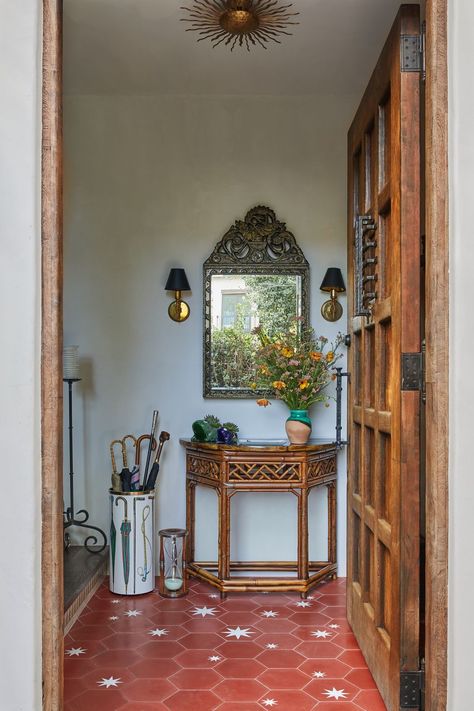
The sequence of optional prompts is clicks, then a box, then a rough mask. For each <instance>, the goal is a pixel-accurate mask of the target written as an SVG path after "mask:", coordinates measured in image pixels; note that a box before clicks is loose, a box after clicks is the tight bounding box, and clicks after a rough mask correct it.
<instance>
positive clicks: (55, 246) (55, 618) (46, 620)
mask: <svg viewBox="0 0 474 711" xmlns="http://www.w3.org/2000/svg"><path fill="white" fill-rule="evenodd" d="M447 14H448V0H427V2H426V23H427V57H426V62H427V77H426V164H425V169H426V179H425V187H426V294H425V299H426V338H427V352H426V369H427V383H426V388H427V401H428V406H427V418H426V440H427V441H426V446H427V452H426V458H427V461H426V465H427V482H426V487H427V493H426V516H427V550H426V581H427V582H426V605H427V610H426V620H427V625H426V709H427V711H444V710H445V709H446V685H447V680H446V668H447V649H446V645H447V526H448V513H447V488H448V419H447V414H448V352H447V344H448V342H449V341H448V307H449V292H448V171H447V162H448V127H447V110H448V97H447V73H448V72H447ZM42 29H43V32H42V37H43V73H42V89H43V97H42V165H41V225H42V267H41V270H42V304H41V325H42V353H41V418H42V420H41V437H42V603H43V610H42V659H43V711H62V709H63V538H62V534H63V530H62V509H63V497H62V389H63V384H62V358H61V352H62V295H63V286H62V268H63V261H62V237H63V235H62V100H61V97H62V0H43V28H42ZM435 636H436V643H435Z"/></svg>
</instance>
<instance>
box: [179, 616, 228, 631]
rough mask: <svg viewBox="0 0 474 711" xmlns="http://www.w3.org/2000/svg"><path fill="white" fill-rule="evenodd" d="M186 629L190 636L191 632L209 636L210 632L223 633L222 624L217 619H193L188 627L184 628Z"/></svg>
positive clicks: (188, 623) (187, 624)
mask: <svg viewBox="0 0 474 711" xmlns="http://www.w3.org/2000/svg"><path fill="white" fill-rule="evenodd" d="M184 628H185V629H186V632H187V633H188V634H189V633H190V632H192V633H196V634H207V633H209V632H221V631H222V622H221V621H220V620H219V619H218V618H217V617H216V618H215V619H214V617H212V618H210V617H205V618H204V619H203V618H202V617H193V619H192V620H189V622H186V625H184V626H183V627H182V629H184Z"/></svg>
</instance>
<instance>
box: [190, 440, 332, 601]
mask: <svg viewBox="0 0 474 711" xmlns="http://www.w3.org/2000/svg"><path fill="white" fill-rule="evenodd" d="M180 442H181V444H182V445H183V447H185V448H186V525H187V529H188V532H189V535H188V543H187V546H188V547H187V569H188V573H189V575H191V576H194V577H196V578H199V579H201V580H204V581H207V582H209V583H210V584H211V585H213V586H214V587H216V588H217V589H218V590H219V591H220V593H221V597H225V596H226V594H227V593H229V592H248V591H258V592H271V591H281V592H284V591H296V592H299V593H301V596H302V597H306V595H307V594H308V592H309V590H310V589H311V588H312V587H313V586H314V585H316V584H317V583H318V582H319V581H321V580H323V579H324V578H327V577H335V576H336V568H337V563H336V478H337V469H336V445H335V444H334V442H329V441H327V440H310V442H309V443H308V444H306V445H288V444H287V443H286V444H285V443H284V442H281V443H279V442H268V441H264V440H260V441H250V440H246V441H243V442H240V443H239V444H238V445H235V446H231V445H225V444H208V443H201V442H194V441H192V440H189V439H182V440H180ZM197 485H203V486H207V487H211V488H212V489H214V490H215V491H216V493H217V497H218V502H219V514H218V519H219V521H218V525H219V541H218V560H217V561H196V560H195V549H194V541H195V491H196V486H197ZM316 486H326V487H327V489H328V560H325V561H310V560H308V494H309V491H310V490H311V489H312V488H313V487H316ZM239 491H260V492H261V491H266V492H271V491H277V492H282V491H286V492H291V493H292V494H294V495H295V496H296V497H297V499H298V516H297V520H298V554H297V556H298V559H297V561H245V562H240V561H231V560H230V538H231V530H230V521H231V517H230V507H231V500H232V497H233V496H234V495H235V494H236V493H237V492H239ZM237 571H238V572H239V576H236V575H232V573H235V572H237ZM265 571H266V572H267V576H265ZM270 571H275V572H277V573H278V572H283V571H284V572H286V573H287V574H288V572H292V571H294V572H295V576H294V577H293V576H292V577H289V576H288V577H284V576H282V575H281V576H278V577H277V576H275V577H273V576H272V577H270V576H269V575H268V573H269V572H270ZM252 572H253V573H257V572H260V573H261V574H262V577H261V576H258V577H250V575H248V576H246V577H243V576H242V573H249V574H250V573H252Z"/></svg>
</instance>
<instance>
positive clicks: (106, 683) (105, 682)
mask: <svg viewBox="0 0 474 711" xmlns="http://www.w3.org/2000/svg"><path fill="white" fill-rule="evenodd" d="M97 683H98V685H99V686H105V688H106V689H108V688H109V687H111V686H118V685H119V684H121V683H122V680H121V679H115V678H114V677H113V676H109V678H108V679H101V681H98V682H97Z"/></svg>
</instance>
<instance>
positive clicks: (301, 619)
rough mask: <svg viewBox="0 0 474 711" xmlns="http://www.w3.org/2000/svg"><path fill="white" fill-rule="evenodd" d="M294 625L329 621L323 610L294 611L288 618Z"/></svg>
mask: <svg viewBox="0 0 474 711" xmlns="http://www.w3.org/2000/svg"><path fill="white" fill-rule="evenodd" d="M289 619H290V620H291V622H294V624H295V625H327V624H329V622H330V621H331V618H330V616H329V615H325V614H324V613H323V612H314V611H311V612H295V613H294V614H293V615H291V617H290V618H289Z"/></svg>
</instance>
